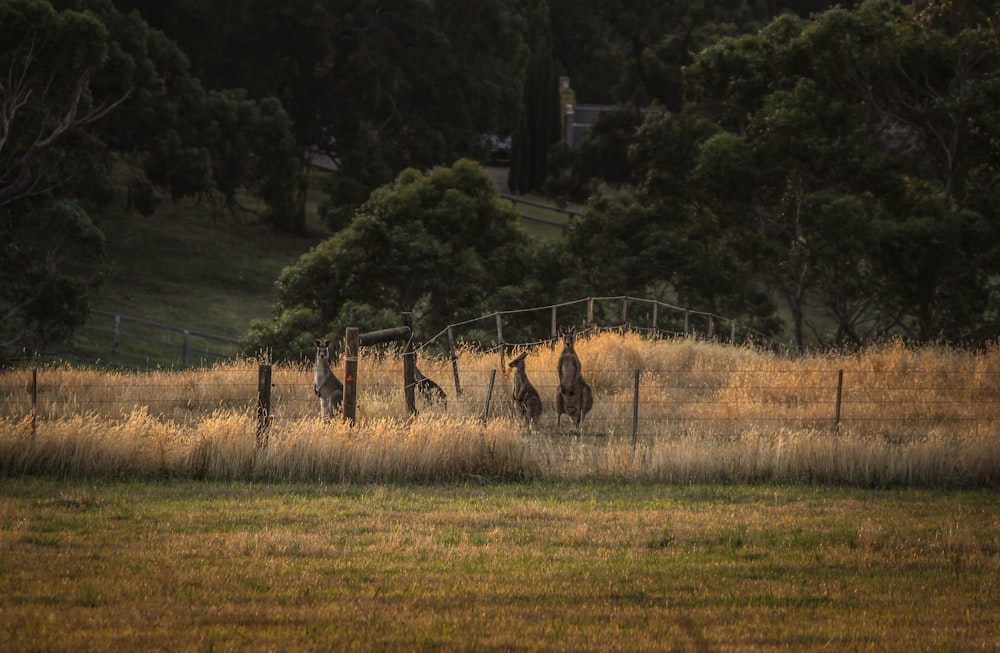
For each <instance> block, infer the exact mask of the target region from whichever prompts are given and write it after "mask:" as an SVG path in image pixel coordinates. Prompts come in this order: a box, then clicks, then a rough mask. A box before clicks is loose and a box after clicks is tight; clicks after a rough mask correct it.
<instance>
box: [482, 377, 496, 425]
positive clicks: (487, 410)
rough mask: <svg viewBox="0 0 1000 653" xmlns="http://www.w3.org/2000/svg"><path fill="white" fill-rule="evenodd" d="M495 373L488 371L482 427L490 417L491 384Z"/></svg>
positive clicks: (494, 378) (494, 379)
mask: <svg viewBox="0 0 1000 653" xmlns="http://www.w3.org/2000/svg"><path fill="white" fill-rule="evenodd" d="M496 378H497V371H496V370H490V386H489V387H488V388H487V389H486V408H484V409H483V426H486V420H487V418H489V415H490V402H491V401H492V400H493V382H494V381H496Z"/></svg>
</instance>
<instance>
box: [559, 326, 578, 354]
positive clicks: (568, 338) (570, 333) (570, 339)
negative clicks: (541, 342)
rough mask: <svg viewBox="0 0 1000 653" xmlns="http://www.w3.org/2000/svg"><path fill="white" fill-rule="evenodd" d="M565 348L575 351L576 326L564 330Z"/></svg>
mask: <svg viewBox="0 0 1000 653" xmlns="http://www.w3.org/2000/svg"><path fill="white" fill-rule="evenodd" d="M562 337H563V346H565V347H566V349H568V350H570V351H573V343H574V342H575V341H576V325H575V324H571V325H570V326H569V327H567V328H565V329H563V332H562Z"/></svg>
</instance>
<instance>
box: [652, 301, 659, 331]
mask: <svg viewBox="0 0 1000 653" xmlns="http://www.w3.org/2000/svg"><path fill="white" fill-rule="evenodd" d="M658 308H660V302H653V331H654V332H655V331H656V311H657V309H658Z"/></svg>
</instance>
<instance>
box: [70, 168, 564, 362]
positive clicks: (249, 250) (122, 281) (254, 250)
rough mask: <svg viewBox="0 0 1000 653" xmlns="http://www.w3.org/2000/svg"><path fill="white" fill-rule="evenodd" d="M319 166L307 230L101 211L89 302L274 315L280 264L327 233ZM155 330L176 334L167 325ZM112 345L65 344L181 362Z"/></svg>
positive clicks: (216, 320) (95, 341)
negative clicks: (96, 274)
mask: <svg viewBox="0 0 1000 653" xmlns="http://www.w3.org/2000/svg"><path fill="white" fill-rule="evenodd" d="M322 174H323V173H322V172H320V171H314V172H313V173H312V178H311V179H310V192H309V199H308V201H307V203H306V215H307V224H308V228H309V232H310V236H309V237H302V236H295V235H289V234H282V233H279V232H277V231H275V230H274V229H272V228H271V227H269V226H268V225H266V224H263V223H262V222H261V220H260V219H259V218H258V217H257V216H255V215H253V214H250V213H246V214H244V215H238V216H233V215H230V214H228V213H226V212H225V211H224V210H222V209H221V208H220V209H219V210H218V211H217V212H215V213H214V214H213V211H212V208H211V206H210V205H208V204H207V203H204V202H202V203H199V202H194V201H180V202H173V201H171V200H170V199H169V198H165V199H163V200H162V201H161V203H160V205H159V207H158V209H157V211H156V212H155V213H154V214H153V215H152V216H149V217H142V216H139V215H137V214H134V213H129V212H127V211H125V209H124V208H123V207H121V206H114V207H112V209H111V210H109V211H108V212H107V213H106V214H105V215H103V216H101V218H100V219H99V225H100V227H101V229H102V230H103V231H104V233H105V235H106V238H107V249H108V269H107V275H106V279H105V282H104V284H103V285H102V286H101V287H100V288H98V289H97V291H96V292H95V294H94V295H93V296H92V297H91V306H92V308H94V309H96V310H101V311H106V312H109V313H115V314H121V315H126V316H132V317H138V318H142V319H145V320H149V321H153V322H158V323H162V324H166V325H169V326H174V327H178V328H183V329H189V330H192V331H197V332H201V333H205V334H210V335H216V336H223V337H227V338H234V339H239V338H242V337H243V336H244V335H246V333H247V330H248V329H249V326H250V322H251V321H253V320H265V321H266V320H269V319H271V317H272V313H271V309H272V307H273V306H274V303H275V302H276V300H277V296H276V293H275V288H274V283H275V281H276V280H277V278H278V275H279V274H280V273H281V271H282V269H284V268H285V267H287V266H289V265H293V264H294V263H295V262H296V261H297V260H298V259H299V257H300V256H302V255H303V254H304V253H306V252H307V251H308V250H309V249H310V248H312V247H313V246H314V245H316V244H318V243H319V242H320V241H322V240H323V239H324V238H327V237H329V235H330V234H329V231H328V230H327V228H326V226H325V225H324V224H323V223H322V220H321V219H320V218H319V215H318V209H319V206H320V205H321V204H322V203H323V202H324V201H325V199H326V197H325V195H324V193H323V192H322V190H321V181H322ZM530 199H531V201H532V202H536V203H543V202H544V200H543V199H541V198H537V197H532V198H530ZM519 210H520V211H522V212H527V213H529V214H530V215H536V214H537V217H538V218H539V219H541V220H543V221H544V222H538V221H527V220H525V221H522V223H521V224H522V227H523V228H524V229H525V231H526V232H527V233H528V234H529V235H531V236H532V237H533V238H536V239H539V240H542V241H554V240H558V239H560V238H562V237H563V223H564V222H565V216H564V215H563V214H560V213H558V212H554V211H546V210H544V209H540V208H537V207H530V206H527V205H519ZM560 219H562V220H561V221H560ZM88 325H89V326H92V327H95V328H101V329H109V328H110V322H109V320H108V319H107V318H100V317H91V319H90V320H89V322H88ZM150 337H152V338H153V339H156V340H163V339H169V338H170V336H169V334H164V333H160V334H155V335H154V334H150ZM111 347H112V343H111V341H110V339H109V338H107V337H105V336H99V335H94V334H89V333H86V332H83V331H81V332H78V333H77V334H75V335H74V337H73V339H72V341H71V342H69V343H66V344H65V345H64V346H63V347H61V348H59V350H60V351H61V352H63V353H71V354H74V355H76V356H81V357H83V358H85V359H101V360H104V361H110V362H115V363H124V364H127V365H138V366H156V365H164V366H167V367H171V366H178V365H179V354H177V353H176V352H172V351H169V350H166V351H164V350H163V348H162V347H160V346H157V345H149V346H146V347H145V348H143V347H141V346H140V347H139V348H138V349H137V350H136V351H135V352H131V354H120V355H116V354H114V353H113V352H112V351H111Z"/></svg>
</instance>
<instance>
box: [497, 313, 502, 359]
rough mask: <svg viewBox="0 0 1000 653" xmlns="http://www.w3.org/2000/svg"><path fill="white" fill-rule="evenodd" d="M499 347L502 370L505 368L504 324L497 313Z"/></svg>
mask: <svg viewBox="0 0 1000 653" xmlns="http://www.w3.org/2000/svg"><path fill="white" fill-rule="evenodd" d="M496 315H497V347H499V348H500V369H503V368H504V351H503V350H504V346H503V324H502V323H501V320H500V314H499V313H497V314H496Z"/></svg>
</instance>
